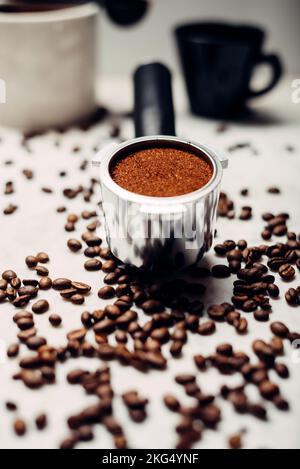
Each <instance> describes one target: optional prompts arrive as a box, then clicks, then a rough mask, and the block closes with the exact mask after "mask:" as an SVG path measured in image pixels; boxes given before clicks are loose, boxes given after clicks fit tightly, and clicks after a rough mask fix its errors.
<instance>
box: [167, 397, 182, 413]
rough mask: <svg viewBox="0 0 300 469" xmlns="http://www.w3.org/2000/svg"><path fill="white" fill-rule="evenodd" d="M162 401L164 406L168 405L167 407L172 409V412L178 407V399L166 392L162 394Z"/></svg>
mask: <svg viewBox="0 0 300 469" xmlns="http://www.w3.org/2000/svg"><path fill="white" fill-rule="evenodd" d="M164 403H165V405H166V407H168V409H169V410H172V411H173V412H177V411H178V410H179V409H180V403H179V401H178V400H177V399H176V397H174V396H172V395H171V394H166V395H165V396H164Z"/></svg>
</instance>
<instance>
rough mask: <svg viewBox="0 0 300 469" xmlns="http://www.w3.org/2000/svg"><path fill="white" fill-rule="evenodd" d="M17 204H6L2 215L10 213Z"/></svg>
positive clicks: (15, 208)
mask: <svg viewBox="0 0 300 469" xmlns="http://www.w3.org/2000/svg"><path fill="white" fill-rule="evenodd" d="M17 208H18V206H17V205H14V204H8V205H7V206H6V207H5V208H4V209H3V214H4V215H12V214H13V213H14V212H15V211H16V210H17Z"/></svg>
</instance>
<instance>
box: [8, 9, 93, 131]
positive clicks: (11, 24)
mask: <svg viewBox="0 0 300 469" xmlns="http://www.w3.org/2000/svg"><path fill="white" fill-rule="evenodd" d="M98 12H99V8H98V6H97V5H96V4H94V3H92V2H91V3H87V4H83V5H78V6H74V7H73V6H72V7H68V8H63V9H57V10H50V11H41V12H17V13H0V82H1V94H2V96H1V98H2V99H1V100H0V124H1V125H6V126H12V127H17V128H19V129H21V130H23V131H25V132H34V131H42V130H45V129H47V128H49V127H64V126H66V125H69V124H72V123H75V122H78V121H81V120H84V119H86V118H88V116H90V115H91V114H92V113H93V111H95V109H96V98H95V89H94V87H95V73H96V45H97V40H96V34H97V16H98ZM4 101H5V102H4Z"/></svg>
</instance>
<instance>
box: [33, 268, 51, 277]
mask: <svg viewBox="0 0 300 469" xmlns="http://www.w3.org/2000/svg"><path fill="white" fill-rule="evenodd" d="M34 270H35V271H36V273H37V274H38V275H40V276H41V277H48V275H49V269H47V267H45V266H43V265H38V266H36V267H35V268H34Z"/></svg>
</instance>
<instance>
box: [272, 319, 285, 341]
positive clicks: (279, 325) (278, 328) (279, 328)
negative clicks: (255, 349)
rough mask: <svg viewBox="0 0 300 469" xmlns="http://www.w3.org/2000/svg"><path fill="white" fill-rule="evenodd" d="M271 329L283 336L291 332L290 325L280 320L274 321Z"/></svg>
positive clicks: (275, 333) (277, 334)
mask: <svg viewBox="0 0 300 469" xmlns="http://www.w3.org/2000/svg"><path fill="white" fill-rule="evenodd" d="M270 329H271V331H272V332H273V334H274V335H276V336H278V337H282V338H286V337H287V335H288V333H289V329H288V327H287V326H286V325H285V324H283V322H280V321H275V322H272V323H271V325H270Z"/></svg>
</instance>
